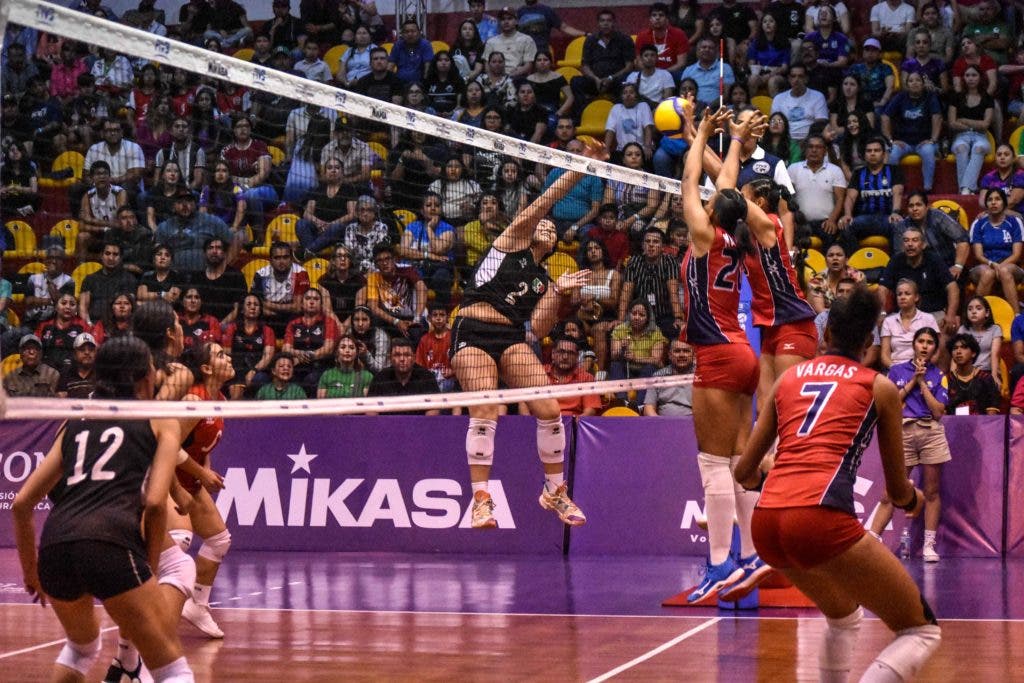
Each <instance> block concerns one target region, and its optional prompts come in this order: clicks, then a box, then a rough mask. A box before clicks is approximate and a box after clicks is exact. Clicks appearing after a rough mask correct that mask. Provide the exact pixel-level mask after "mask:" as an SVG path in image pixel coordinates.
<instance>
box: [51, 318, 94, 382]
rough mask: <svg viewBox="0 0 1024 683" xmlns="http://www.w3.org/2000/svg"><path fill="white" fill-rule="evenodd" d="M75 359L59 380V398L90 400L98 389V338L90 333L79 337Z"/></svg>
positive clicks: (77, 338) (76, 339)
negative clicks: (93, 392)
mask: <svg viewBox="0 0 1024 683" xmlns="http://www.w3.org/2000/svg"><path fill="white" fill-rule="evenodd" d="M74 358H75V360H74V363H72V364H71V365H70V366H68V367H66V368H64V370H63V371H61V373H60V379H58V380H57V397H58V398H89V396H91V395H92V391H93V389H95V388H96V338H95V337H93V336H92V335H91V334H89V333H88V332H83V333H82V334H80V335H78V336H77V337H76V338H75V350H74Z"/></svg>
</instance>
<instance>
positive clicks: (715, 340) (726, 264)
mask: <svg viewBox="0 0 1024 683" xmlns="http://www.w3.org/2000/svg"><path fill="white" fill-rule="evenodd" d="M740 262H741V255H740V249H739V247H737V246H736V242H735V241H734V240H733V238H732V236H731V235H730V234H729V233H727V232H726V231H725V230H722V229H721V228H719V227H716V228H715V239H714V241H712V243H711V248H710V249H709V250H708V253H706V254H705V255H704V256H694V255H693V247H692V246H691V247H690V248H688V249H687V250H686V256H685V257H684V258H683V264H682V266H681V267H680V271H681V272H680V277H681V278H682V280H683V295H684V297H685V298H684V301H685V304H686V327H685V328H683V333H682V335H681V336H682V338H683V339H684V340H685V341H687V342H689V343H690V344H701V345H705V346H711V345H714V344H747V343H749V342H748V341H747V335H746V332H744V331H743V327H742V326H741V325H740V321H739V307H740Z"/></svg>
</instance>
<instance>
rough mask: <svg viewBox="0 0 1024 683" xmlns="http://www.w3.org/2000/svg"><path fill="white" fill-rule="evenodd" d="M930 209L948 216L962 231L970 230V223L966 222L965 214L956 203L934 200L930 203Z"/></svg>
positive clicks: (948, 200)
mask: <svg viewBox="0 0 1024 683" xmlns="http://www.w3.org/2000/svg"><path fill="white" fill-rule="evenodd" d="M931 208H933V209H938V210H939V211H942V212H944V213H947V214H949V216H950V218H952V219H953V220H955V221H956V222H957V223H959V224H960V226H961V227H962V228H963V229H964V230H970V229H971V225H970V223H968V222H967V212H966V211H964V207H962V206H960V204H959V203H958V202H956V201H954V200H952V199H936V200H935V201H934V202H932V203H931Z"/></svg>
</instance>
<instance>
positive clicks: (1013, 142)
mask: <svg viewBox="0 0 1024 683" xmlns="http://www.w3.org/2000/svg"><path fill="white" fill-rule="evenodd" d="M1021 135H1024V126H1017V127H1016V128H1015V129H1014V130H1013V132H1012V133H1010V147H1013V153H1014V154H1018V152H1017V150H1018V149H1019V148H1020V137H1021Z"/></svg>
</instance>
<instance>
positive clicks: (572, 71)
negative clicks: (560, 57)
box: [555, 66, 583, 82]
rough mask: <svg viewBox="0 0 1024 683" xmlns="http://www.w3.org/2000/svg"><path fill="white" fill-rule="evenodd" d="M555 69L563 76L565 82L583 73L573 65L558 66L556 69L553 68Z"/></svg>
mask: <svg viewBox="0 0 1024 683" xmlns="http://www.w3.org/2000/svg"><path fill="white" fill-rule="evenodd" d="M555 71H557V72H558V73H560V74H562V75H563V76H564V77H565V80H566V82H571V81H572V79H574V78H576V77H577V76H582V75H583V72H582V71H580V70H579V69H577V68H576V67H574V66H560V67H558V68H557V69H555Z"/></svg>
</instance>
